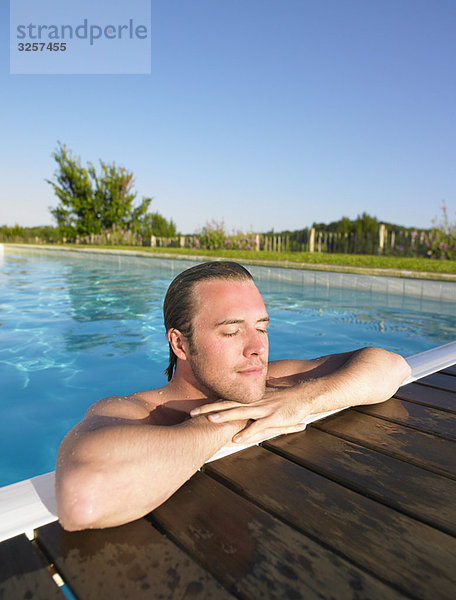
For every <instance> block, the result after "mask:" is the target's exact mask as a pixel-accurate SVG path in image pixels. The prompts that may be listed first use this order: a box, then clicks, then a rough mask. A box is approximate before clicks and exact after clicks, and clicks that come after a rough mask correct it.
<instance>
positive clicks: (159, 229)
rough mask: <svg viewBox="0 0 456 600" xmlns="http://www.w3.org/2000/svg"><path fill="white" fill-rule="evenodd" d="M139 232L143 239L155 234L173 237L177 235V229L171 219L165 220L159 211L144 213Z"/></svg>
mask: <svg viewBox="0 0 456 600" xmlns="http://www.w3.org/2000/svg"><path fill="white" fill-rule="evenodd" d="M140 233H141V235H142V236H143V238H145V239H148V238H150V236H151V235H156V236H157V237H174V236H176V235H177V230H176V225H175V223H174V221H173V220H172V219H171V220H170V221H167V220H166V219H165V217H163V216H162V215H161V214H160V213H158V212H154V213H148V214H146V215H144V217H143V219H142V223H141V228H140Z"/></svg>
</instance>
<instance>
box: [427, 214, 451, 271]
mask: <svg viewBox="0 0 456 600" xmlns="http://www.w3.org/2000/svg"><path fill="white" fill-rule="evenodd" d="M440 208H441V209H442V216H441V218H440V221H439V222H437V219H434V220H433V222H432V229H431V231H430V233H429V234H428V235H427V236H426V238H425V245H426V247H427V248H428V250H427V255H428V256H429V258H433V259H437V258H438V259H444V260H452V259H455V258H456V223H451V222H450V220H449V219H448V214H447V213H448V209H447V206H446V204H445V203H443V204H442V206H441V207H440Z"/></svg>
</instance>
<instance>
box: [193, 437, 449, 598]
mask: <svg viewBox="0 0 456 600" xmlns="http://www.w3.org/2000/svg"><path fill="white" fill-rule="evenodd" d="M205 472H207V473H209V474H212V475H214V476H216V478H217V479H218V480H221V481H222V482H223V483H225V484H228V485H229V486H230V487H232V488H234V489H235V490H236V491H238V493H241V494H242V495H243V496H245V497H247V498H248V499H249V500H251V501H254V502H255V503H257V504H259V505H260V506H261V507H262V508H265V509H266V510H267V511H268V512H272V513H273V514H274V515H276V516H279V517H280V518H281V519H283V520H284V521H286V522H287V523H289V524H291V525H292V526H293V527H295V528H298V529H299V530H300V531H303V532H304V533H307V534H310V535H311V536H313V537H314V538H317V539H318V540H321V541H322V542H323V543H324V544H326V545H328V546H329V547H331V548H333V549H335V550H336V551H338V552H340V553H341V554H343V555H345V556H346V557H347V558H349V559H350V560H352V561H354V562H355V563H356V564H358V565H359V566H361V567H363V568H366V569H368V570H369V571H370V572H371V573H373V574H375V575H377V576H378V577H380V578H381V579H382V580H383V581H386V582H388V583H390V584H392V585H394V586H396V587H398V588H399V589H400V590H401V591H402V592H404V593H405V594H410V595H412V596H415V597H416V598H420V599H422V600H427V598H441V599H443V598H445V599H448V600H450V599H451V600H453V598H454V592H455V589H456V572H455V565H456V538H455V537H453V536H450V535H447V534H445V533H442V532H441V531H438V530H436V529H433V528H432V527H430V526H428V525H425V524H423V523H420V522H419V521H416V520H415V519H412V518H411V517H407V516H405V515H403V514H401V513H400V512H397V511H395V510H393V509H391V508H390V507H387V506H384V505H383V504H380V503H378V502H376V501H375V500H371V499H370V498H366V497H365V496H362V495H361V494H359V493H357V492H354V491H352V490H350V489H348V488H346V487H344V486H341V485H339V484H338V483H335V482H333V481H331V480H329V479H327V478H326V477H323V476H321V475H318V474H316V473H314V472H312V471H309V470H308V469H305V468H304V467H302V466H299V465H297V464H296V463H293V462H291V461H289V460H287V459H285V458H283V457H281V456H279V455H276V454H273V453H271V452H269V451H267V450H266V449H264V448H259V447H253V448H250V449H248V450H246V451H245V452H241V453H239V454H236V455H232V456H230V457H227V458H225V459H223V460H219V461H215V462H213V463H210V464H209V465H207V466H206V467H205ZM378 475H379V476H380V477H381V473H379V474H378ZM379 540H381V543H379Z"/></svg>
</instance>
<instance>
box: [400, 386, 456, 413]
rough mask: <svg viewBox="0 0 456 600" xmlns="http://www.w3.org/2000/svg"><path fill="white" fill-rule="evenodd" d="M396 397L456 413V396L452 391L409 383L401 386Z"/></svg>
mask: <svg viewBox="0 0 456 600" xmlns="http://www.w3.org/2000/svg"><path fill="white" fill-rule="evenodd" d="M394 397H395V398H400V399H401V400H409V401H410V402H416V403H418V404H423V405H425V406H433V407H434V408H440V409H442V410H447V411H450V412H453V413H455V414H456V397H455V395H454V394H453V393H452V392H446V391H445V390H438V389H436V388H432V389H431V388H430V387H428V386H427V385H419V384H417V383H409V384H408V385H406V386H404V387H402V388H399V389H398V390H397V392H396V393H395V394H394Z"/></svg>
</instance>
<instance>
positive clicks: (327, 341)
mask: <svg viewBox="0 0 456 600" xmlns="http://www.w3.org/2000/svg"><path fill="white" fill-rule="evenodd" d="M174 264H175V266H174V265H173V269H172V270H171V269H169V268H165V267H164V266H162V263H161V262H160V261H154V260H153V259H149V258H138V257H129V256H100V255H94V254H84V255H81V254H78V253H72V252H70V253H66V252H49V251H46V250H32V249H24V250H17V249H13V248H9V249H7V251H6V252H5V254H4V256H3V263H2V264H1V267H0V280H1V282H2V288H1V298H0V299H1V307H0V381H1V389H2V393H1V398H0V406H1V410H2V419H1V421H0V485H5V484H8V483H12V482H14V481H18V480H21V479H24V478H26V477H31V476H33V475H37V474H40V473H44V472H46V471H50V470H52V469H54V465H55V457H56V452H57V448H58V445H59V443H60V441H61V439H62V437H63V435H64V434H65V433H66V431H68V430H69V429H70V428H71V427H72V426H73V425H74V424H75V423H76V422H77V421H79V420H80V419H81V418H82V416H83V415H84V412H85V411H86V410H87V408H88V406H89V405H90V404H92V403H93V402H94V401H95V400H97V399H98V398H100V397H103V396H108V395H112V394H128V393H131V392H134V391H138V390H140V389H149V388H151V387H156V386H159V385H162V384H163V383H165V378H164V374H163V371H164V369H165V368H166V366H167V360H168V345H167V341H166V337H165V332H164V327H163V324H162V302H163V297H164V294H165V291H166V288H167V286H168V284H169V282H170V281H171V279H173V277H174V276H175V275H176V273H177V272H178V271H179V270H183V269H184V268H186V267H187V266H188V264H187V263H185V262H183V263H179V262H176V263H174ZM257 284H258V287H259V288H260V291H261V292H262V293H263V296H264V299H265V303H266V306H267V308H268V311H269V314H270V317H271V324H270V336H269V337H270V358H271V359H273V360H274V359H278V358H296V357H301V358H312V357H315V356H319V355H322V354H327V353H331V352H341V351H344V350H348V349H353V348H357V347H360V346H365V345H380V346H383V347H385V348H387V349H390V350H394V351H396V352H400V353H402V354H405V355H410V354H414V353H417V352H420V351H422V350H426V349H428V348H431V347H433V346H436V345H440V344H444V343H446V342H448V341H452V340H454V339H455V338H456V316H455V312H456V311H455V305H454V304H451V303H448V302H447V303H440V302H436V301H431V300H427V301H424V300H420V299H419V298H408V297H406V296H393V295H387V294H377V293H375V294H372V293H370V292H366V291H354V290H344V289H341V288H328V287H327V286H325V287H317V286H307V287H304V288H303V287H302V286H299V285H297V284H290V283H281V282H277V281H271V280H260V281H258V282H257Z"/></svg>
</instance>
